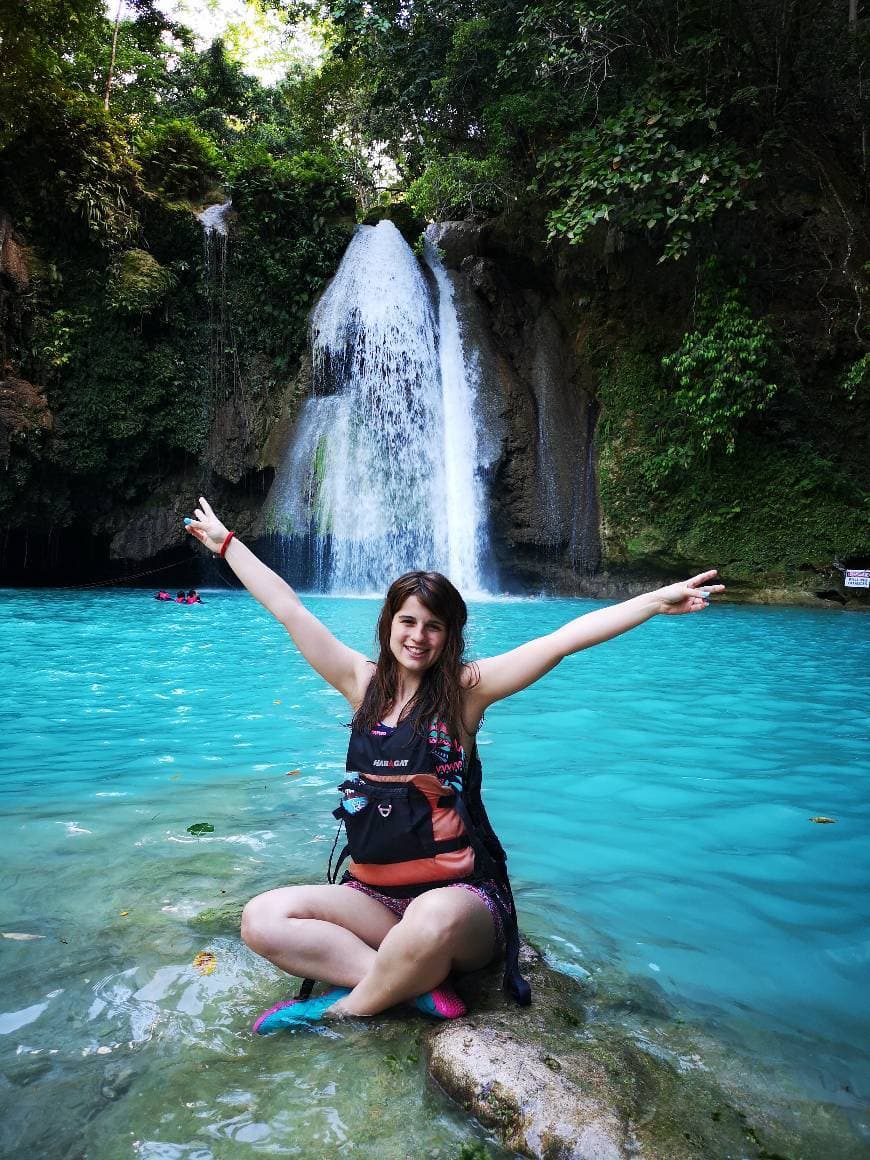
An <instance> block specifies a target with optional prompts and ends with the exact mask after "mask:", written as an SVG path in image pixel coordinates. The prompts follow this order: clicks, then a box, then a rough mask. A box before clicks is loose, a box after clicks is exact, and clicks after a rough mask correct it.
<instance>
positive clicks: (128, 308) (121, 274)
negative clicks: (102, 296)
mask: <svg viewBox="0 0 870 1160" xmlns="http://www.w3.org/2000/svg"><path fill="white" fill-rule="evenodd" d="M175 283H176V278H175V275H174V274H173V272H172V271H171V270H167V269H166V268H165V267H164V266H161V265H160V263H159V262H158V261H157V259H156V258H154V257H153V256H152V255H151V254H149V253H148V251H147V250H125V251H124V253H123V254H121V255H120V257H118V258H117V259H116V260H115V262H114V263H113V264H112V266H111V267H110V269H109V280H108V284H107V286H106V299H107V300H108V303H109V306H110V307H111V308H112V310H114V311H115V312H116V313H118V314H148V313H150V312H151V311H152V310H156V309H157V307H158V306H160V304H161V303H162V302H163V300H164V299H165V298H166V295H167V294H168V293H169V292H170V290H172V289H173V287H174V286H175Z"/></svg>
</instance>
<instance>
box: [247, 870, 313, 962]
mask: <svg viewBox="0 0 870 1160" xmlns="http://www.w3.org/2000/svg"><path fill="white" fill-rule="evenodd" d="M302 889H304V888H298V889H297V888H295V887H292V886H291V887H285V888H284V889H281V890H267V891H266V893H265V894H258V895H256V896H255V897H254V898H252V899H251V900H250V901H249V902H248V903H247V904H246V905H245V908H244V910H243V911H242V929H241V935H242V941H243V942H244V943H245V944H246V945H247V946H249V947H250V948H251V950H254V951H257V952H258V953H260V954H264V953H267V952H268V951H269V950H270V949H271V948H272V947H273V945H274V944H275V942H276V939H277V938H278V937H279V935H280V934H283V935H284V937H285V938H286V934H287V925H288V923H289V922H290V920H292V919H294V918H295V917H296V913H295V912H296V910H297V909H298V908H299V905H300V904H301V898H298V897H297V895H299V894H301V892H302Z"/></svg>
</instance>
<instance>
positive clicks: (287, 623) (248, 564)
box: [185, 496, 371, 706]
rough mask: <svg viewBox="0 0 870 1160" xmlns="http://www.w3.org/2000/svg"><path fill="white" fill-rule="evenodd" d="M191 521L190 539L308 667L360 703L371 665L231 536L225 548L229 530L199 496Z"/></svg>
mask: <svg viewBox="0 0 870 1160" xmlns="http://www.w3.org/2000/svg"><path fill="white" fill-rule="evenodd" d="M194 515H195V516H196V518H195V519H192V520H190V522H189V523H185V527H186V529H187V531H188V532H189V533H190V535H192V536H195V537H196V539H197V540H199V542H200V543H201V544H205V546H206V547H207V548H208V549H209V551H212V552H215V553H217V552H220V551H221V550H222V549H223V556H224V559H225V560H226V562H227V563H228V564H229V566H230V567H231V568H232V570H233V571H234V572H235V574H236V576H238V578H239V580H241V582H242V583H243V584H244V586H245V587H246V588H247V590H248V591H249V592H250V594H251V595H252V596H253V597H254V599H255V600H258V601H259V602H260V604H262V605H263V607H264V608H265V609H266V610H267V611H268V612H271V613H272V615H273V616H274V617H275V619H276V620H278V621H280V622H281V624H283V625H284V627H285V628H286V629H287V631H288V632H289V633H290V636H291V637H292V638H293V642H294V644H295V645H296V647H297V648H298V649H299V651H300V652H301V653H302V655H303V656H304V657H305V659H306V660H307V661H308V663H309V664H310V665H311V667H312V668H313V669H314V670H315V671H316V672H318V673H319V674H320V675H321V676H322V677H323V679H324V680H325V681H327V682H328V683H329V684H330V685H332V687H333V688H335V689H338V691H339V692H340V693H341V694H342V696H344V697H346V698H347V700H348V701H349V702H350V703H351V704H352V705H354V706H356V705H358V704H359V702H360V701H361V700H362V698H363V695H364V693H365V690H366V687H367V686H368V683H369V680H370V679H371V664H370V662H369V661H368V660H367V659H366V658H365V657H364V656H363V654H362V653H360V652H357V651H356V649H352V648H349V647H348V646H347V645H346V644H342V642H341V641H340V640H338V639H337V637H335V636H333V635H332V633H331V632H330V631H329V629H328V628H327V627H326V625H325V624H322V623H321V622H320V621H319V620H318V619H317V617H316V616H315V615H314V614H313V613H312V612H309V611H308V609H307V608H306V607H305V605H304V604H303V603H302V601H301V600H300V599H299V597H298V596H297V595H296V593H295V592H294V591H293V589H292V588H291V587H290V585H289V584H288V583H287V582H286V580H282V578H281V577H280V576H279V575H278V574H277V573H276V572H273V571H272V569H271V568H268V567H267V566H266V565H265V564H264V563H263V561H262V560H260V559H258V558H257V557H256V556H255V555H254V553H253V552H252V551H251V550H250V548H247V547H246V546H245V545H244V544H243V543H241V541H239V540H238V539H236V537H235V536H233V537H232V539H230V541H229V543H227V537H228V536H229V535H230V533H229V530H228V529H227V528H226V526H225V525H224V524H222V523H221V521H220V520H219V519H218V517H217V516H216V515H215V513H214V512H213V511H212V509H211V507H210V506H209V503H208V501H207V500H206V499H204V498H203V497H202V496H200V497H199V507H198V508H197V509H196V510H195V512H194Z"/></svg>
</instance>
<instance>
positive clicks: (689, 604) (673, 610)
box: [656, 568, 725, 616]
mask: <svg viewBox="0 0 870 1160" xmlns="http://www.w3.org/2000/svg"><path fill="white" fill-rule="evenodd" d="M715 575H716V569H715V568H714V569H713V570H712V571H710V572H700V573H699V574H698V575H697V576H693V577H692V578H691V579H690V580H684V581H683V582H682V583H680V584H669V585H668V586H667V588H659V590H658V592H656V596H657V597H658V599H659V602H660V607H659V612H661V613H664V614H666V615H668V616H680V615H682V613H684V612H701V611H702V610H703V609H705V608H706V607H707V605H708V604H709V603H710V597H711V596H714V595H717V594H718V593H719V592H724V591H725V585H724V584H711V583H710V581H711V580H712V579H713V577H714V576H715Z"/></svg>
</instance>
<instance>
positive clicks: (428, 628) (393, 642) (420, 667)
mask: <svg viewBox="0 0 870 1160" xmlns="http://www.w3.org/2000/svg"><path fill="white" fill-rule="evenodd" d="M446 643H447V625H446V624H445V623H444V621H443V620H440V619H439V618H438V617H437V616H436V615H435V614H434V612H431V611H430V610H429V609H428V608H427V607H426V605H425V604H424V603H423V602H422V601H421V600H419V599H418V598H417V597H416V596H409V597H408V599H407V600H406V601H405V603H404V604H403V605H402V607H401V608H400V609H399V611H398V612H397V613H396V614H395V616H394V617H393V623H392V625H391V626H390V651H391V652H392V654H393V656H394V657H395V658H396V660H397V661H398V662H399V664H400V665H401V666H402V668H404V669H407V670H408V671H409V672H412V673H425V672H426V670H427V669H430V668H431V667H432V665H434V664H435V662H436V661H437V660H438V658H439V657H440V656H441V654H442V652H443V651H444V646H445V644H446Z"/></svg>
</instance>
